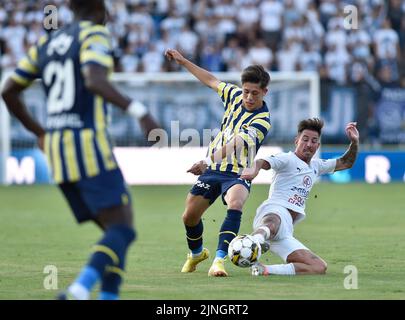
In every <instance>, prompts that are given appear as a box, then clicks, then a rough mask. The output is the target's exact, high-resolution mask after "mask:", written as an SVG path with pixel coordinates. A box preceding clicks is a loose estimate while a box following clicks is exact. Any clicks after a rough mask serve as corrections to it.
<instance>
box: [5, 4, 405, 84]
mask: <svg viewBox="0 0 405 320" xmlns="http://www.w3.org/2000/svg"><path fill="white" fill-rule="evenodd" d="M48 4H54V5H55V6H56V7H57V8H58V14H59V19H58V25H59V26H62V25H64V24H66V23H69V22H70V21H71V20H72V13H71V12H70V10H69V9H68V5H67V1H63V0H54V1H47V0H40V1H38V0H35V1H30V0H17V1H15V0H13V1H9V0H0V25H1V29H0V64H1V67H2V68H3V69H7V68H13V67H14V66H15V64H16V62H17V61H18V59H20V58H21V57H22V56H23V55H24V52H25V51H26V49H27V47H29V46H30V45H32V44H34V43H35V41H36V40H37V39H38V37H39V36H40V35H41V34H43V33H45V30H44V28H43V20H44V10H43V8H44V7H45V6H46V5H48ZM348 5H354V6H356V8H357V12H358V21H357V29H345V27H344V19H345V17H346V16H347V15H348V13H345V12H344V8H345V6H348ZM109 13H110V18H109V22H108V28H109V30H110V31H111V34H112V37H113V41H114V43H113V45H114V50H115V51H114V54H115V57H116V62H117V63H116V71H124V72H159V71H179V68H178V67H177V66H176V65H174V64H171V63H168V62H167V61H166V60H165V59H164V51H165V50H166V49H167V48H177V49H178V50H179V51H181V52H182V53H183V54H184V55H185V56H187V57H188V58H190V59H191V60H193V61H194V62H196V63H197V64H199V65H201V66H202V67H204V68H206V69H208V70H211V71H240V70H242V69H243V68H244V67H246V66H247V65H249V64H254V63H256V64H261V65H263V66H265V67H266V68H268V69H269V70H273V71H295V70H303V71H313V70H316V71H318V72H319V73H320V75H321V77H322V78H323V79H328V80H330V81H333V82H336V83H338V84H346V83H351V82H358V81H361V80H363V79H367V78H370V76H371V77H374V78H377V80H380V81H383V82H397V83H400V84H402V85H403V86H405V74H404V73H405V71H404V70H405V66H404V61H405V59H404V57H405V1H403V0H388V1H384V0H351V1H350V0H346V1H338V0H318V1H315V0H283V1H281V0H155V1H150V0H115V1H110V2H109ZM370 81H373V79H370Z"/></svg>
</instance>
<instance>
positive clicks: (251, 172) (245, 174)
mask: <svg viewBox="0 0 405 320" xmlns="http://www.w3.org/2000/svg"><path fill="white" fill-rule="evenodd" d="M270 168H271V166H270V163H268V162H267V161H266V160H263V159H258V160H256V161H255V162H254V164H253V166H252V167H251V168H245V169H243V171H242V174H241V176H240V177H241V178H242V179H246V180H253V179H254V178H256V177H257V175H258V174H259V172H260V170H261V169H264V170H269V169H270Z"/></svg>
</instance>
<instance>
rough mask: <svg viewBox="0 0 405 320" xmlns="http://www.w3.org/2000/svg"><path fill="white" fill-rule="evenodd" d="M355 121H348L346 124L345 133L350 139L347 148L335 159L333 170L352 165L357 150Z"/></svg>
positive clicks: (343, 168) (357, 137) (357, 135)
mask: <svg viewBox="0 0 405 320" xmlns="http://www.w3.org/2000/svg"><path fill="white" fill-rule="evenodd" d="M356 125H357V123H356V122H349V123H348V124H347V125H346V135H347V136H348V137H349V139H350V141H351V142H350V145H349V148H348V149H347V150H346V152H345V153H344V154H343V156H341V157H340V158H339V159H337V160H336V168H335V171H340V170H345V169H349V168H351V167H352V166H353V164H354V162H355V161H356V158H357V153H358V151H359V131H358V130H357V128H356Z"/></svg>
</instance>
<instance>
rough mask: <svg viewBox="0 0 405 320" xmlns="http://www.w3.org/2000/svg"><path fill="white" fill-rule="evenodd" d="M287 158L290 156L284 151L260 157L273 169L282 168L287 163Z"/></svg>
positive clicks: (278, 169)
mask: <svg viewBox="0 0 405 320" xmlns="http://www.w3.org/2000/svg"><path fill="white" fill-rule="evenodd" d="M289 159H290V157H289V156H288V154H287V153H284V152H283V153H278V154H275V155H271V156H269V157H265V158H262V160H265V161H267V162H268V163H269V164H270V166H271V169H274V170H275V171H280V170H281V169H283V168H284V167H285V166H286V165H287V164H288V160H289Z"/></svg>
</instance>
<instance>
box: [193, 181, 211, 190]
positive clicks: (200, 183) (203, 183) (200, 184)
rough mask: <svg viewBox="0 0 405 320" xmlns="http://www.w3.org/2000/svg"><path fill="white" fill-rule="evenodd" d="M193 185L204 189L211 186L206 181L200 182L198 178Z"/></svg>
mask: <svg viewBox="0 0 405 320" xmlns="http://www.w3.org/2000/svg"><path fill="white" fill-rule="evenodd" d="M195 186H197V187H199V188H203V189H206V190H209V189H210V188H211V186H210V185H209V184H208V183H205V182H202V181H200V180H197V182H196V183H195Z"/></svg>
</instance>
